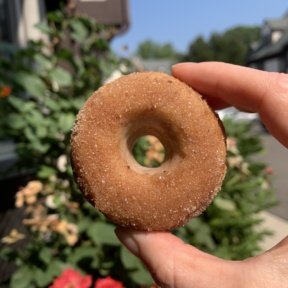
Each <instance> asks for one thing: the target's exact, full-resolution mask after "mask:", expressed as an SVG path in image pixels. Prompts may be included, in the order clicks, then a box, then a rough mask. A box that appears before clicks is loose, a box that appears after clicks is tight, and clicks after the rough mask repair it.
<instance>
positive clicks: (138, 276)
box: [120, 247, 153, 285]
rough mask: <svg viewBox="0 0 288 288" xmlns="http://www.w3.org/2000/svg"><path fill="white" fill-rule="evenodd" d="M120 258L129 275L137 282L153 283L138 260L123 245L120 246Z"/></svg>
mask: <svg viewBox="0 0 288 288" xmlns="http://www.w3.org/2000/svg"><path fill="white" fill-rule="evenodd" d="M120 258H121V261H122V263H123V265H124V267H125V268H126V269H127V270H128V273H129V275H130V276H131V278H132V279H133V280H134V281H135V282H136V283H137V284H145V285H149V284H152V283H153V280H152V278H151V276H150V274H149V273H148V272H147V270H146V268H145V267H144V266H143V264H142V263H141V262H140V260H139V259H138V258H137V257H135V256H134V255H133V254H131V253H130V252H129V251H128V250H127V249H126V248H124V247H121V250H120Z"/></svg>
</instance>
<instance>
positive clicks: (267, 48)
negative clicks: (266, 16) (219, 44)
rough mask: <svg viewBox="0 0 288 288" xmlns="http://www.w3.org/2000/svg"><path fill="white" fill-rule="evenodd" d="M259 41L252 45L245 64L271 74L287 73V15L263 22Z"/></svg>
mask: <svg viewBox="0 0 288 288" xmlns="http://www.w3.org/2000/svg"><path fill="white" fill-rule="evenodd" d="M261 36H262V37H261V40H260V41H259V42H258V43H255V45H253V47H252V49H251V52H250V54H249V57H248V61H247V64H248V66H250V67H253V68H258V69H261V70H266V71H272V72H284V73H287V72H288V13H286V14H285V15H284V16H283V17H282V18H280V19H271V20H266V21H264V23H263V25H262V29H261Z"/></svg>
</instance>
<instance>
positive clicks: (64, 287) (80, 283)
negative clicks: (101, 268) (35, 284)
mask: <svg viewBox="0 0 288 288" xmlns="http://www.w3.org/2000/svg"><path fill="white" fill-rule="evenodd" d="M92 282H93V281H92V276H90V275H86V276H84V275H82V274H81V273H80V272H79V271H77V270H74V269H71V268H67V269H66V270H64V271H63V272H62V273H61V274H60V276H58V277H57V278H56V279H55V280H54V281H53V284H52V285H50V286H49V288H90V287H92ZM93 287H94V288H124V286H123V284H122V282H120V281H117V280H115V279H113V278H111V277H109V276H108V277H105V278H99V279H97V280H96V281H95V284H94V286H93Z"/></svg>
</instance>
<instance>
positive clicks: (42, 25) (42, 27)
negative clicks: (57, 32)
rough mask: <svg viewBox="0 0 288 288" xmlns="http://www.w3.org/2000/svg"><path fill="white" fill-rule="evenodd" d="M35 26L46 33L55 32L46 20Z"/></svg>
mask: <svg viewBox="0 0 288 288" xmlns="http://www.w3.org/2000/svg"><path fill="white" fill-rule="evenodd" d="M35 27H36V28H37V29H38V30H40V31H41V32H43V33H44V34H48V35H49V34H52V33H53V29H52V28H51V27H49V26H48V24H46V23H45V22H41V23H37V24H36V25H35Z"/></svg>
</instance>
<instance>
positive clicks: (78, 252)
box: [68, 246, 98, 265]
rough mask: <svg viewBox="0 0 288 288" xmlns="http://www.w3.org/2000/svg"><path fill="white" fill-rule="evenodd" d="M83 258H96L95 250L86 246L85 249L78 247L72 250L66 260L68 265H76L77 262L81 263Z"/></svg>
mask: <svg viewBox="0 0 288 288" xmlns="http://www.w3.org/2000/svg"><path fill="white" fill-rule="evenodd" d="M84 258H91V259H94V258H97V259H98V256H97V253H96V248H95V247H91V246H87V247H85V246H84V247H83V246H82V247H78V248H75V249H74V250H73V253H72V254H71V255H70V256H69V258H68V263H71V264H74V265H76V264H77V262H79V261H81V260H82V259H84Z"/></svg>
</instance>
